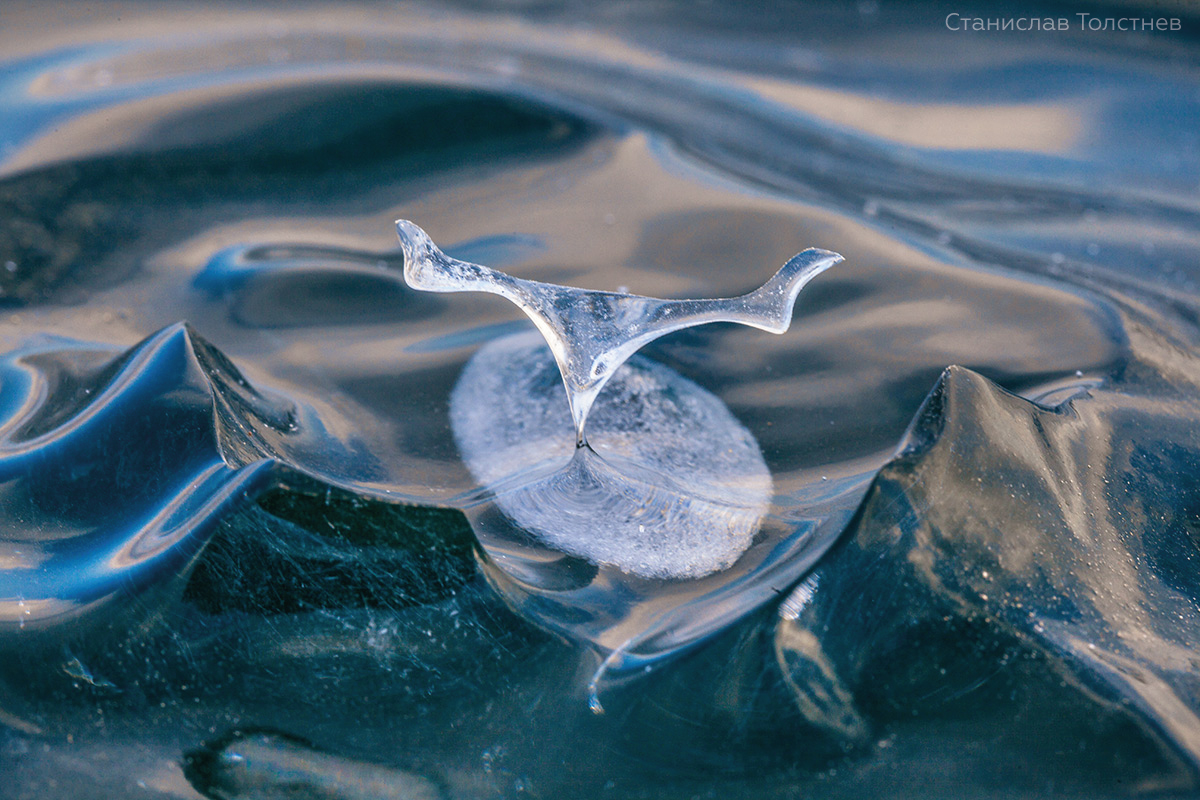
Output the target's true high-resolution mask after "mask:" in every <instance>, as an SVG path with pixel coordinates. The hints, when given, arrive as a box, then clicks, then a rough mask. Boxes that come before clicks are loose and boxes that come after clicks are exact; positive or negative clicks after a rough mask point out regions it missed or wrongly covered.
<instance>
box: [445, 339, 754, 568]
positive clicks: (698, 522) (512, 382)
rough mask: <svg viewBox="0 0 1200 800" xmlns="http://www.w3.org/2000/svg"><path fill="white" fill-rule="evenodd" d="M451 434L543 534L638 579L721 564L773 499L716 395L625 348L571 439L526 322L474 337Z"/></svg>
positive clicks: (744, 435) (517, 518)
mask: <svg viewBox="0 0 1200 800" xmlns="http://www.w3.org/2000/svg"><path fill="white" fill-rule="evenodd" d="M450 420H451V424H452V425H453V428H454V438H455V441H456V442H457V444H458V447H459V450H460V452H462V454H463V458H464V459H465V461H466V463H467V467H468V468H469V469H470V470H471V473H472V474H473V475H474V476H475V478H476V479H477V480H479V481H480V482H481V483H483V484H485V485H488V486H493V487H495V488H494V494H495V499H494V501H495V503H496V505H497V506H498V507H499V509H500V511H502V512H503V513H504V514H505V516H507V517H508V518H509V519H510V520H511V521H512V522H513V523H514V524H515V525H516V526H517V527H518V528H520V529H522V530H524V531H527V532H528V533H530V534H532V535H534V536H535V537H537V538H538V539H539V540H541V541H542V542H543V543H545V544H548V545H550V546H551V547H553V548H555V549H557V550H561V551H563V552H566V553H569V554H571V555H574V556H578V557H580V558H584V559H587V560H588V561H591V562H593V563H596V564H601V565H607V566H613V567H616V568H618V569H620V570H621V571H623V572H625V573H628V574H630V575H635V576H637V577H640V578H660V579H678V578H698V577H701V576H703V575H707V574H710V573H713V572H716V571H718V570H722V569H726V568H728V567H729V566H731V565H732V564H733V563H734V562H735V561H736V560H737V559H738V557H740V556H741V554H742V553H743V552H745V550H746V549H747V548H748V547H749V546H750V543H751V541H752V540H753V538H754V534H755V533H756V532H757V531H758V527H759V522H760V520H761V519H762V517H763V515H764V514H765V513H766V512H767V509H768V508H769V506H770V500H771V495H772V482H771V473H770V472H769V470H768V469H767V465H766V463H765V462H764V461H763V457H762V452H761V451H760V450H759V447H758V443H757V442H756V441H755V439H754V437H753V436H752V435H751V434H750V432H749V431H748V430H746V428H745V427H744V426H742V424H741V423H740V422H738V421H737V419H736V418H734V416H733V415H732V414H731V413H729V409H728V408H727V407H726V406H725V404H724V403H723V402H721V400H720V399H719V398H718V397H716V396H715V395H713V394H712V393H711V392H708V391H706V390H705V389H703V388H701V387H700V386H698V385H696V384H695V383H693V382H692V381H690V380H688V379H687V378H684V377H683V376H681V375H679V374H678V373H677V372H675V371H674V370H671V369H669V368H667V367H665V366H662V365H661V364H656V363H654V362H652V361H650V360H648V359H645V358H641V357H638V356H635V357H633V358H631V359H629V361H628V362H626V363H625V364H624V365H623V366H622V367H621V368H620V369H618V370H617V371H616V373H615V374H614V375H613V377H612V380H610V381H609V384H608V388H607V390H606V391H605V392H604V394H603V395H602V396H601V397H600V399H599V401H598V402H597V403H596V406H595V409H594V410H593V413H592V421H591V426H592V430H593V434H594V436H593V445H594V447H595V449H594V450H593V449H592V447H591V446H589V447H582V448H576V447H574V446H573V445H572V443H571V438H570V433H571V417H570V414H569V413H568V411H567V407H566V405H565V404H564V403H563V402H562V394H561V388H560V384H559V381H558V371H557V369H556V367H555V364H554V361H553V359H552V358H551V357H550V352H549V351H548V350H547V349H546V347H545V345H544V344H543V343H542V342H541V341H540V340H539V339H538V337H537V336H536V335H533V334H532V333H531V334H526V335H517V336H508V337H505V338H503V339H499V340H497V341H494V342H492V343H490V344H488V345H487V346H485V347H483V348H482V349H480V350H479V352H478V353H476V354H475V356H474V357H473V358H472V359H471V361H470V362H469V363H468V364H467V367H466V369H465V370H463V374H462V377H461V378H459V381H458V384H457V386H456V387H455V389H454V392H453V394H452V396H451V402H450Z"/></svg>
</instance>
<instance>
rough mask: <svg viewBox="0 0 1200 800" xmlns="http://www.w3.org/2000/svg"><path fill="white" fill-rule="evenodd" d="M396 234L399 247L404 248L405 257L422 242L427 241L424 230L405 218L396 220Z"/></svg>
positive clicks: (427, 237)
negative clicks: (398, 238) (398, 239)
mask: <svg viewBox="0 0 1200 800" xmlns="http://www.w3.org/2000/svg"><path fill="white" fill-rule="evenodd" d="M396 235H397V236H399V237H400V247H401V248H403V249H404V255H405V256H406V257H407V256H408V254H409V253H410V252H412V251H414V250H416V249H417V247H418V246H419V245H421V244H422V243H424V242H429V236H428V235H427V234H426V233H425V231H423V230H421V229H420V228H418V227H417V226H416V225H414V224H413V223H411V222H409V221H408V220H406V219H398V220H396Z"/></svg>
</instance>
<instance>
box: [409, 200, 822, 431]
mask: <svg viewBox="0 0 1200 800" xmlns="http://www.w3.org/2000/svg"><path fill="white" fill-rule="evenodd" d="M396 231H397V233H398V234H399V236H400V244H401V246H402V247H403V248H404V279H405V280H406V281H407V282H408V284H409V286H412V287H413V288H414V289H421V290H423V291H427V292H491V293H492V294H498V295H500V296H502V297H506V298H508V299H509V300H511V301H512V302H514V303H516V304H517V306H518V307H519V308H520V309H521V310H522V311H524V312H525V313H526V314H527V315H528V316H529V318H530V319H531V320H533V324H534V325H536V326H537V328H538V330H540V331H541V332H542V336H544V337H546V342H547V344H549V345H550V351H551V352H552V353H554V360H555V361H557V362H558V369H559V371H560V372H561V373H562V380H563V383H564V384H565V385H566V387H567V400H568V402H569V403H570V407H571V416H572V417H573V418H574V420H575V437H576V444H577V445H578V446H583V445H584V444H585V443H586V441H587V439H586V436H585V434H584V425H585V424H586V422H587V417H588V412H589V411H590V410H591V408H592V403H593V402H595V400H596V395H598V394H599V393H600V390H601V389H603V388H604V384H605V383H607V382H608V379H609V378H611V377H612V375H613V373H614V372H616V370H617V367H619V366H621V364H623V363H624V362H625V360H626V359H627V358H629V357H630V356H631V355H633V354H634V353H635V352H637V351H638V349H639V348H641V347H642V346H643V345H645V344H648V343H649V342H652V341H654V340H655V339H657V338H659V337H660V336H665V335H666V334H668V333H671V332H672V331H678V330H682V329H683V328H690V327H693V326H695V325H703V324H705V323H709V322H740V323H741V324H743V325H750V326H752V327H755V328H761V329H762V330H765V331H770V332H771V333H783V332H784V331H786V330H787V329H788V326H789V325H791V322H792V307H793V306H794V305H795V302H796V295H797V294H799V293H800V290H801V289H803V288H804V286H805V284H807V283H808V282H809V281H810V280H812V279H813V278H815V277H816V276H817V275H819V274H821V273H822V272H824V271H825V270H827V269H829V268H830V267H832V266H833V265H834V264H836V263H838V262H839V261H841V260H842V257H841V256H840V255H838V254H837V253H831V252H829V251H828V250H817V249H815V248H810V249H808V250H805V251H804V252H802V253H799V254H798V255H796V256H793V257H792V259H791V260H790V261H788V262H787V263H786V264H784V265H783V267H782V268H781V269H780V270H779V272H777V273H775V276H774V277H772V278H771V279H770V280H769V281H767V282H766V283H765V284H763V285H762V286H761V287H760V288H758V289H755V290H754V291H753V292H750V293H749V294H744V295H742V296H741V297H733V298H726V299H717V300H659V299H656V298H653V297H641V296H639V295H633V294H624V293H620V292H599V291H591V290H588V289H576V288H573V287H570V286H556V285H554V284H549V283H539V282H537V281H527V280H522V279H520V278H514V277H512V276H511V275H506V274H505V273H503V272H499V271H497V270H494V269H489V268H488V267H483V266H480V265H479V264H471V263H469V262H466V261H459V260H457V259H454V258H450V257H449V256H447V255H446V254H445V253H443V252H442V251H441V250H439V249H438V247H437V245H435V244H434V243H433V241H432V240H431V239H430V238H429V236H427V235H426V233H425V231H423V230H421V229H420V228H418V227H417V226H416V225H414V224H413V223H411V222H409V221H407V220H397V221H396Z"/></svg>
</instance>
